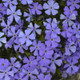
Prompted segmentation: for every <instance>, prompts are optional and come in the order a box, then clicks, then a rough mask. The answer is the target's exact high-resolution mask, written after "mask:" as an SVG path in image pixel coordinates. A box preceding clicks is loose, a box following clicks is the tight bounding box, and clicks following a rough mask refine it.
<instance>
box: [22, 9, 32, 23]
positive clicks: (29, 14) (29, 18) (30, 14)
mask: <svg viewBox="0 0 80 80" xmlns="http://www.w3.org/2000/svg"><path fill="white" fill-rule="evenodd" d="M23 16H24V17H27V18H26V21H28V22H30V21H33V14H32V11H31V10H30V9H29V13H27V12H24V15H23Z"/></svg>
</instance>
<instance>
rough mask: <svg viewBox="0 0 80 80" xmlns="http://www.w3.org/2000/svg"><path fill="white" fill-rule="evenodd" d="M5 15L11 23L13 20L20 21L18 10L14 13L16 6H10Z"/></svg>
mask: <svg viewBox="0 0 80 80" xmlns="http://www.w3.org/2000/svg"><path fill="white" fill-rule="evenodd" d="M7 15H9V17H8V19H9V20H10V21H11V22H13V19H14V18H15V21H16V22H18V21H19V20H20V16H21V15H22V13H21V10H20V9H18V10H17V11H16V6H10V9H7Z"/></svg>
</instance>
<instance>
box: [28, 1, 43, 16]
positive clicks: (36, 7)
mask: <svg viewBox="0 0 80 80" xmlns="http://www.w3.org/2000/svg"><path fill="white" fill-rule="evenodd" d="M32 5H33V6H32ZM32 5H29V7H30V8H31V9H30V10H31V11H32V14H34V15H35V13H36V14H37V15H40V14H41V13H42V12H41V10H42V9H43V7H42V5H41V4H38V2H36V3H33V4H32Z"/></svg>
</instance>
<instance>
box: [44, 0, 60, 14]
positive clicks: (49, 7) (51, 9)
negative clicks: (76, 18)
mask: <svg viewBox="0 0 80 80" xmlns="http://www.w3.org/2000/svg"><path fill="white" fill-rule="evenodd" d="M43 8H44V9H46V11H45V13H46V14H47V15H51V13H52V15H56V14H57V13H58V11H57V10H56V9H59V5H58V3H57V2H55V1H54V0H48V4H47V3H44V5H43Z"/></svg>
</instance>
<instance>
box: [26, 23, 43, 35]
mask: <svg viewBox="0 0 80 80" xmlns="http://www.w3.org/2000/svg"><path fill="white" fill-rule="evenodd" d="M39 27H40V26H39V25H37V24H36V23H35V24H34V26H33V24H32V23H30V24H29V25H28V28H27V29H28V30H30V31H31V32H32V33H33V34H34V35H35V36H36V33H37V34H39V35H41V31H42V30H41V29H38V28H39Z"/></svg>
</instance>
